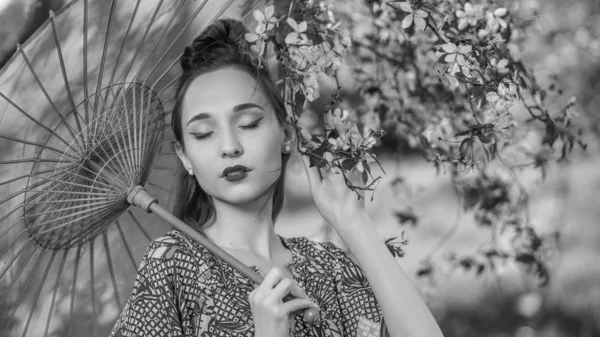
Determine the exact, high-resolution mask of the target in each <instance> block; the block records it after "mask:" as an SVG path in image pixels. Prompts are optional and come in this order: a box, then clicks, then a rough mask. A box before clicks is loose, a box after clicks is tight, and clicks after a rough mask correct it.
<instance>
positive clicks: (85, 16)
mask: <svg viewBox="0 0 600 337" xmlns="http://www.w3.org/2000/svg"><path fill="white" fill-rule="evenodd" d="M87 32H88V0H84V1H83V94H84V96H85V99H84V104H83V106H84V109H85V124H86V125H89V124H90V113H89V107H88V103H87V101H88V97H89V91H88V79H87V73H88V69H87V60H88V45H87V44H88V38H87ZM87 134H88V139H90V128H88V131H87Z"/></svg>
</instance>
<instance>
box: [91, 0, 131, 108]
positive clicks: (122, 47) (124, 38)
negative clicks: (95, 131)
mask: <svg viewBox="0 0 600 337" xmlns="http://www.w3.org/2000/svg"><path fill="white" fill-rule="evenodd" d="M139 7H140V0H138V1H137V2H136V4H135V8H134V9H133V13H132V14H131V18H130V19H129V25H128V26H127V30H126V31H125V36H124V37H123V42H121V47H119V54H118V55H117V58H116V59H115V62H114V65H115V66H114V68H113V71H112V74H111V75H110V79H109V81H108V87H109V88H110V87H112V85H113V81H114V79H115V75H116V74H117V65H118V64H119V60H120V59H121V55H122V54H123V49H124V47H125V42H126V41H127V37H128V36H129V32H130V31H131V27H132V26H133V21H134V20H135V16H136V15H137V11H138V9H139ZM111 91H112V90H111ZM105 107H106V98H105V99H104V105H103V106H102V112H101V113H100V114H103V113H104V108H105Z"/></svg>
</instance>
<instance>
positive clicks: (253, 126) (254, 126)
mask: <svg viewBox="0 0 600 337" xmlns="http://www.w3.org/2000/svg"><path fill="white" fill-rule="evenodd" d="M263 118H264V117H261V118H259V119H257V120H256V121H254V122H252V123H250V124H248V125H242V126H240V127H241V128H242V129H255V128H257V127H258V124H259V123H260V121H261V120H262V119H263Z"/></svg>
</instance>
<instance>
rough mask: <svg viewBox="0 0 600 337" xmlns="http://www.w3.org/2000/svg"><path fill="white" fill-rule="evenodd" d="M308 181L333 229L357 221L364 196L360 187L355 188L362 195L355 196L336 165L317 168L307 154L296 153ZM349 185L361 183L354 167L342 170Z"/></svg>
mask: <svg viewBox="0 0 600 337" xmlns="http://www.w3.org/2000/svg"><path fill="white" fill-rule="evenodd" d="M300 157H301V159H302V162H303V163H304V168H305V170H306V174H307V175H308V181H309V185H310V191H311V194H312V196H313V199H314V201H315V204H316V205H317V208H318V209H319V212H320V213H321V215H322V216H323V218H324V219H325V220H326V221H327V222H329V223H330V224H331V225H332V226H334V228H335V229H336V230H343V229H344V227H343V226H344V225H345V224H349V223H351V222H353V221H354V220H355V221H360V220H362V219H363V218H364V216H365V214H366V211H365V199H364V191H362V190H357V192H358V193H360V194H361V196H362V198H361V199H360V200H358V195H357V194H356V192H354V191H352V190H350V188H348V186H346V182H345V180H344V175H343V174H342V172H341V171H340V169H338V168H330V169H319V168H318V167H316V166H313V167H309V166H310V160H309V158H308V155H300ZM344 174H346V177H347V178H348V179H349V180H350V182H351V183H352V185H354V186H359V187H363V185H364V184H363V183H362V180H361V176H360V172H358V170H357V169H356V168H354V169H353V170H352V171H351V172H344Z"/></svg>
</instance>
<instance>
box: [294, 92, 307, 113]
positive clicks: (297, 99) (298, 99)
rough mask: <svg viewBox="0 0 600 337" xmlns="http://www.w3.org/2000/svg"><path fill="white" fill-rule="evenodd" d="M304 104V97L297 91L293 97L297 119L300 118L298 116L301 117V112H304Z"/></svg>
mask: <svg viewBox="0 0 600 337" xmlns="http://www.w3.org/2000/svg"><path fill="white" fill-rule="evenodd" d="M304 102H306V97H305V96H304V93H303V92H302V90H298V91H297V92H296V94H295V95H294V105H295V106H294V110H295V111H294V112H295V113H296V115H297V117H298V118H299V117H300V115H302V112H303V111H304Z"/></svg>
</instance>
